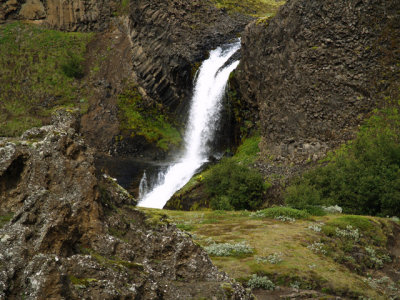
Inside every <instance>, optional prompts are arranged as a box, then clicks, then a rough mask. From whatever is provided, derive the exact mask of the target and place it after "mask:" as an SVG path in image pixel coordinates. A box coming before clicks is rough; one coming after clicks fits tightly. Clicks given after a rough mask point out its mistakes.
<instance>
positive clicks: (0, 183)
mask: <svg viewBox="0 0 400 300" xmlns="http://www.w3.org/2000/svg"><path fill="white" fill-rule="evenodd" d="M25 163H26V157H24V156H23V155H21V156H18V157H17V158H15V159H14V160H13V161H12V163H11V164H10V166H9V167H8V168H7V169H6V171H5V172H3V174H1V176H0V195H1V194H4V193H7V192H8V191H10V190H12V189H15V188H16V187H17V186H18V184H19V183H20V181H21V177H22V173H23V171H24V168H25Z"/></svg>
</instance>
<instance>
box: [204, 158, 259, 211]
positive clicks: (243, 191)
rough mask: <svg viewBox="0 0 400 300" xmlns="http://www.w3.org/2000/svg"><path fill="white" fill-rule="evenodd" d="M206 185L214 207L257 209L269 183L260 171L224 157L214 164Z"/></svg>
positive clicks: (205, 182)
mask: <svg viewBox="0 0 400 300" xmlns="http://www.w3.org/2000/svg"><path fill="white" fill-rule="evenodd" d="M204 186H205V189H206V191H207V193H208V194H209V196H210V198H211V201H210V205H211V208H213V209H220V210H221V209H232V208H234V209H236V210H241V209H257V208H258V207H259V206H260V205H261V204H262V203H263V200H264V193H265V191H266V189H267V184H266V183H265V182H264V180H263V178H262V176H261V174H260V173H258V172H257V171H255V170H252V169H249V168H247V167H245V166H242V165H239V164H237V163H236V162H234V161H233V160H231V159H223V160H221V162H220V163H219V164H218V165H216V166H214V167H213V168H212V169H211V170H210V173H209V175H208V176H207V177H205V178H204Z"/></svg>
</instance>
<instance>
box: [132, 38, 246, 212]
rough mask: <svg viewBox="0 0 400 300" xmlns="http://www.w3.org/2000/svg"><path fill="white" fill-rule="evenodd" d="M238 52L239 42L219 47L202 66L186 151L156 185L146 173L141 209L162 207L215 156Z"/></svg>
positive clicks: (196, 82)
mask: <svg viewBox="0 0 400 300" xmlns="http://www.w3.org/2000/svg"><path fill="white" fill-rule="evenodd" d="M239 49H240V41H237V42H235V43H232V44H227V45H224V46H222V47H218V48H217V49H215V50H212V51H211V52H210V56H209V58H208V59H207V60H205V61H204V62H203V63H202V65H201V66H200V69H199V71H198V75H197V77H196V81H195V84H194V91H193V97H192V99H191V103H190V110H189V117H188V123H187V127H186V131H185V135H184V148H183V151H182V152H181V153H180V155H178V156H177V158H176V159H175V160H174V161H173V162H171V164H170V165H169V167H168V168H167V169H166V170H162V171H160V172H159V173H158V175H157V179H156V182H155V183H153V184H151V183H150V182H148V176H147V174H146V171H145V172H144V174H143V177H142V180H141V182H140V187H139V190H140V191H139V194H140V199H139V201H140V202H139V206H142V207H151V208H163V207H164V205H165V204H166V202H167V201H168V200H169V199H170V198H171V197H172V196H173V194H174V193H175V192H176V191H178V190H179V189H180V188H182V187H183V186H184V185H185V184H186V183H187V182H188V181H189V180H190V178H191V177H192V176H193V175H194V174H195V173H196V171H198V170H199V168H200V167H201V166H202V165H203V164H205V163H206V162H207V161H208V158H209V157H210V156H211V155H212V154H213V153H212V151H213V149H211V147H210V144H211V142H212V141H213V139H214V138H215V132H216V131H217V129H218V125H219V123H220V122H219V119H220V115H221V110H222V100H223V97H224V94H225V88H226V85H227V82H228V79H229V74H230V73H231V72H232V71H233V70H234V69H235V68H236V67H237V65H238V64H239V61H237V60H236V61H233V62H230V61H229V59H230V58H231V56H232V55H233V54H235V53H236V51H238V50H239ZM228 62H229V63H228Z"/></svg>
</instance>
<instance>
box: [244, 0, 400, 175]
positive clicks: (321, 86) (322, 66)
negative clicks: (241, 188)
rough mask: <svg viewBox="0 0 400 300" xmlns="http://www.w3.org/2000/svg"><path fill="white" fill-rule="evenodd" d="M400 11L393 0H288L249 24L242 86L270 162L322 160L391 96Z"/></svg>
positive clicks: (398, 68) (399, 48) (398, 56)
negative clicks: (254, 110)
mask: <svg viewBox="0 0 400 300" xmlns="http://www.w3.org/2000/svg"><path fill="white" fill-rule="evenodd" d="M399 12H400V2H399V1H393V0H392V1H383V0H364V1H360V0H352V1H344V0H343V1H341V0H339V1H329V0H324V1H305V0H289V1H287V3H286V4H285V5H284V6H283V7H281V9H280V11H279V12H278V13H277V15H276V16H275V17H274V18H273V19H270V20H265V19H264V20H259V21H255V22H253V23H252V24H250V25H249V26H248V27H247V28H246V30H245V32H244V34H243V37H242V60H241V63H240V65H239V67H238V70H237V72H236V74H237V79H238V82H239V84H240V87H239V91H240V94H241V95H242V97H243V99H244V100H246V101H247V102H249V103H254V101H256V102H257V103H258V107H259V110H260V112H259V114H260V120H261V132H262V135H263V137H264V143H262V148H263V150H264V151H265V152H266V154H268V155H272V156H270V157H271V158H272V159H273V160H275V162H277V163H278V164H280V163H282V162H287V163H290V162H294V163H295V164H297V165H299V164H300V165H301V164H304V163H306V162H309V161H310V160H316V159H318V158H320V157H321V156H323V155H324V153H325V152H326V151H327V150H328V149H331V148H332V147H335V146H336V145H338V144H340V143H342V142H343V141H344V140H347V139H349V138H351V137H352V136H353V132H354V129H355V128H356V126H357V125H358V124H359V123H360V122H361V121H362V120H363V118H364V116H366V115H367V114H368V113H369V112H370V111H371V110H372V109H373V108H375V107H376V106H377V105H384V104H385V101H387V99H396V97H397V96H398V94H399V89H398V86H399V82H400V81H399V79H400V78H399V77H400V75H399V74H400V64H399V62H400V13H399ZM384 99H386V100H384ZM270 171H271V170H270ZM275 171H276V170H275ZM275 171H272V172H275ZM279 172H280V171H278V173H279Z"/></svg>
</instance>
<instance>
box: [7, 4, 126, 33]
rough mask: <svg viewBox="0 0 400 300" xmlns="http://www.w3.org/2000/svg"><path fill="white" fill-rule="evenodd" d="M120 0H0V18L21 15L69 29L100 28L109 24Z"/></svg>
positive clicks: (96, 29) (97, 29)
mask: <svg viewBox="0 0 400 300" xmlns="http://www.w3.org/2000/svg"><path fill="white" fill-rule="evenodd" d="M118 7H119V1H104V0H103V1H92V0H89V1H84V0H69V1H58V0H26V1H21V0H1V1H0V22H1V21H4V20H6V19H17V20H18V19H22V20H31V21H38V22H41V23H44V24H46V25H48V26H50V27H52V28H55V29H60V30H68V31H76V30H80V31H101V30H104V29H106V28H107V27H108V26H109V22H110V18H111V16H112V14H113V13H115V12H117V10H118Z"/></svg>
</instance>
